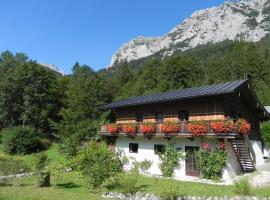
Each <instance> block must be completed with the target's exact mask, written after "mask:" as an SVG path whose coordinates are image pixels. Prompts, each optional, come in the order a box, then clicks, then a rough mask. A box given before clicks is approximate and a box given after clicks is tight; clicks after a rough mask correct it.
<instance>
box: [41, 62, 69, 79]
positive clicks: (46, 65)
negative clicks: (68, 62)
mask: <svg viewBox="0 0 270 200" xmlns="http://www.w3.org/2000/svg"><path fill="white" fill-rule="evenodd" d="M39 64H40V65H41V66H43V67H46V68H48V69H50V70H52V71H54V72H56V73H58V74H61V75H62V76H64V75H65V72H64V71H63V70H60V69H59V68H58V67H57V66H56V65H53V64H46V63H39Z"/></svg>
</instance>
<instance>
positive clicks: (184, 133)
mask: <svg viewBox="0 0 270 200" xmlns="http://www.w3.org/2000/svg"><path fill="white" fill-rule="evenodd" d="M211 122H212V121H206V123H207V129H208V131H207V133H206V135H205V136H206V137H214V138H235V137H236V136H237V135H238V133H236V132H235V131H232V132H230V133H215V132H214V131H213V130H212V126H211ZM189 123H192V122H190V121H184V122H179V127H180V131H179V132H178V133H176V134H165V133H163V132H162V130H161V126H162V124H163V123H154V126H155V133H154V134H153V136H154V137H169V138H170V137H172V136H173V137H182V138H192V137H194V135H193V134H192V133H191V132H189V131H188V124H189ZM141 124H142V123H136V133H135V134H134V135H135V136H144V134H143V133H142V131H141V130H140V127H141V126H140V125H141ZM124 125H125V124H117V128H118V133H117V134H115V135H114V134H111V133H110V132H109V131H108V124H102V125H101V127H100V131H99V134H100V135H103V136H113V137H116V136H128V135H127V134H125V133H124V131H123V126H124Z"/></svg>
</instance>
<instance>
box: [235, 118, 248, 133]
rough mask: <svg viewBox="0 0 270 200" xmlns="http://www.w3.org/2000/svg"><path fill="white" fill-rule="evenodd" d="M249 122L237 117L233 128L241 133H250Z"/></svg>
mask: <svg viewBox="0 0 270 200" xmlns="http://www.w3.org/2000/svg"><path fill="white" fill-rule="evenodd" d="M250 129H251V127H250V124H249V123H248V122H247V121H246V120H245V119H242V118H241V119H238V120H237V121H236V122H235V130H236V131H237V132H238V133H241V134H249V133H250Z"/></svg>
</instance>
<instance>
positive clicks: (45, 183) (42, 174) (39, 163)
mask: <svg viewBox="0 0 270 200" xmlns="http://www.w3.org/2000/svg"><path fill="white" fill-rule="evenodd" d="M47 165H48V156H47V155H46V154H45V153H43V152H41V153H37V154H35V157H34V167H35V171H36V172H35V173H36V179H37V180H36V181H37V182H36V185H37V186H38V187H49V186H50V172H49V171H48V170H47V169H46V166H47Z"/></svg>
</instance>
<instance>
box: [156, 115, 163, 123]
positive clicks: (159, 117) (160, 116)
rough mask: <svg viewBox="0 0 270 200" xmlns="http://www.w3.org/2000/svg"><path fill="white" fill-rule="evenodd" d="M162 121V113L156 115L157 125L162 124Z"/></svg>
mask: <svg viewBox="0 0 270 200" xmlns="http://www.w3.org/2000/svg"><path fill="white" fill-rule="evenodd" d="M163 121H164V114H163V113H162V112H157V113H156V122H157V123H163Z"/></svg>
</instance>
